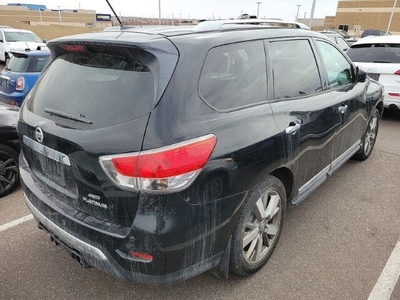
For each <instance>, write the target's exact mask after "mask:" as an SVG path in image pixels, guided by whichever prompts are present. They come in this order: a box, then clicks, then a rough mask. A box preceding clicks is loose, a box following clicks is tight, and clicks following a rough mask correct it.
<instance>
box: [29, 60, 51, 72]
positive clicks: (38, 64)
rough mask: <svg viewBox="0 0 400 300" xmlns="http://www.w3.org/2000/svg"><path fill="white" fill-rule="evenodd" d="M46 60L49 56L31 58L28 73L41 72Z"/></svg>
mask: <svg viewBox="0 0 400 300" xmlns="http://www.w3.org/2000/svg"><path fill="white" fill-rule="evenodd" d="M48 59H49V56H43V57H42V56H35V57H31V59H30V61H29V67H28V72H42V71H43V68H44V66H45V65H46V63H47V60H48Z"/></svg>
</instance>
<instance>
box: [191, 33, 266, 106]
mask: <svg viewBox="0 0 400 300" xmlns="http://www.w3.org/2000/svg"><path fill="white" fill-rule="evenodd" d="M264 53H265V52H264V46H263V42H261V41H256V42H249V43H238V44H232V45H226V46H221V47H217V48H214V49H211V50H210V52H209V53H208V55H207V58H206V61H205V63H204V67H203V70H202V72H201V76H200V82H199V93H200V95H201V96H202V97H203V99H204V100H205V101H207V102H208V103H209V104H210V105H211V106H213V107H215V108H217V109H220V110H229V109H234V108H237V107H241V106H245V105H249V104H254V103H258V102H261V101H265V100H266V98H267V85H266V65H265V54H264Z"/></svg>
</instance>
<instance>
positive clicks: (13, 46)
mask: <svg viewBox="0 0 400 300" xmlns="http://www.w3.org/2000/svg"><path fill="white" fill-rule="evenodd" d="M38 48H40V49H45V48H46V43H45V41H44V40H42V39H41V38H40V37H38V36H37V35H36V34H35V33H33V32H32V31H29V30H24V29H15V28H5V27H3V28H0V61H3V62H5V63H6V64H7V62H8V61H9V59H10V58H11V56H12V54H11V52H13V51H19V50H25V49H30V50H37V49H38Z"/></svg>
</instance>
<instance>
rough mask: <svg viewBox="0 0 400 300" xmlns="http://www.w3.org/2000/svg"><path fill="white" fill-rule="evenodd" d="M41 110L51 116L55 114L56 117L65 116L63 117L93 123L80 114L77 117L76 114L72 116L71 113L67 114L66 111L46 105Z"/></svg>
mask: <svg viewBox="0 0 400 300" xmlns="http://www.w3.org/2000/svg"><path fill="white" fill-rule="evenodd" d="M43 110H44V111H45V112H47V113H48V114H50V115H51V116H57V117H61V118H65V119H69V120H73V121H77V122H81V123H85V124H93V122H92V121H89V120H85V119H83V118H84V116H81V117H80V118H78V117H76V116H74V115H72V114H69V113H66V112H63V111H60V110H56V109H52V108H47V107H45V108H44V109H43Z"/></svg>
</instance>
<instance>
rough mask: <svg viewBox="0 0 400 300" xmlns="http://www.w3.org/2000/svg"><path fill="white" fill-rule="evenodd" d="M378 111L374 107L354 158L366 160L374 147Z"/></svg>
mask: <svg viewBox="0 0 400 300" xmlns="http://www.w3.org/2000/svg"><path fill="white" fill-rule="evenodd" d="M380 117H381V115H380V113H379V111H378V110H377V109H374V111H373V113H372V115H371V118H370V120H369V122H368V126H367V130H366V131H365V134H364V137H363V139H362V145H361V149H360V151H359V152H357V153H356V154H355V155H354V158H355V159H358V160H366V159H367V158H368V157H369V156H370V155H371V153H372V150H373V149H374V146H375V142H376V138H377V136H378V129H379V120H380Z"/></svg>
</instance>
